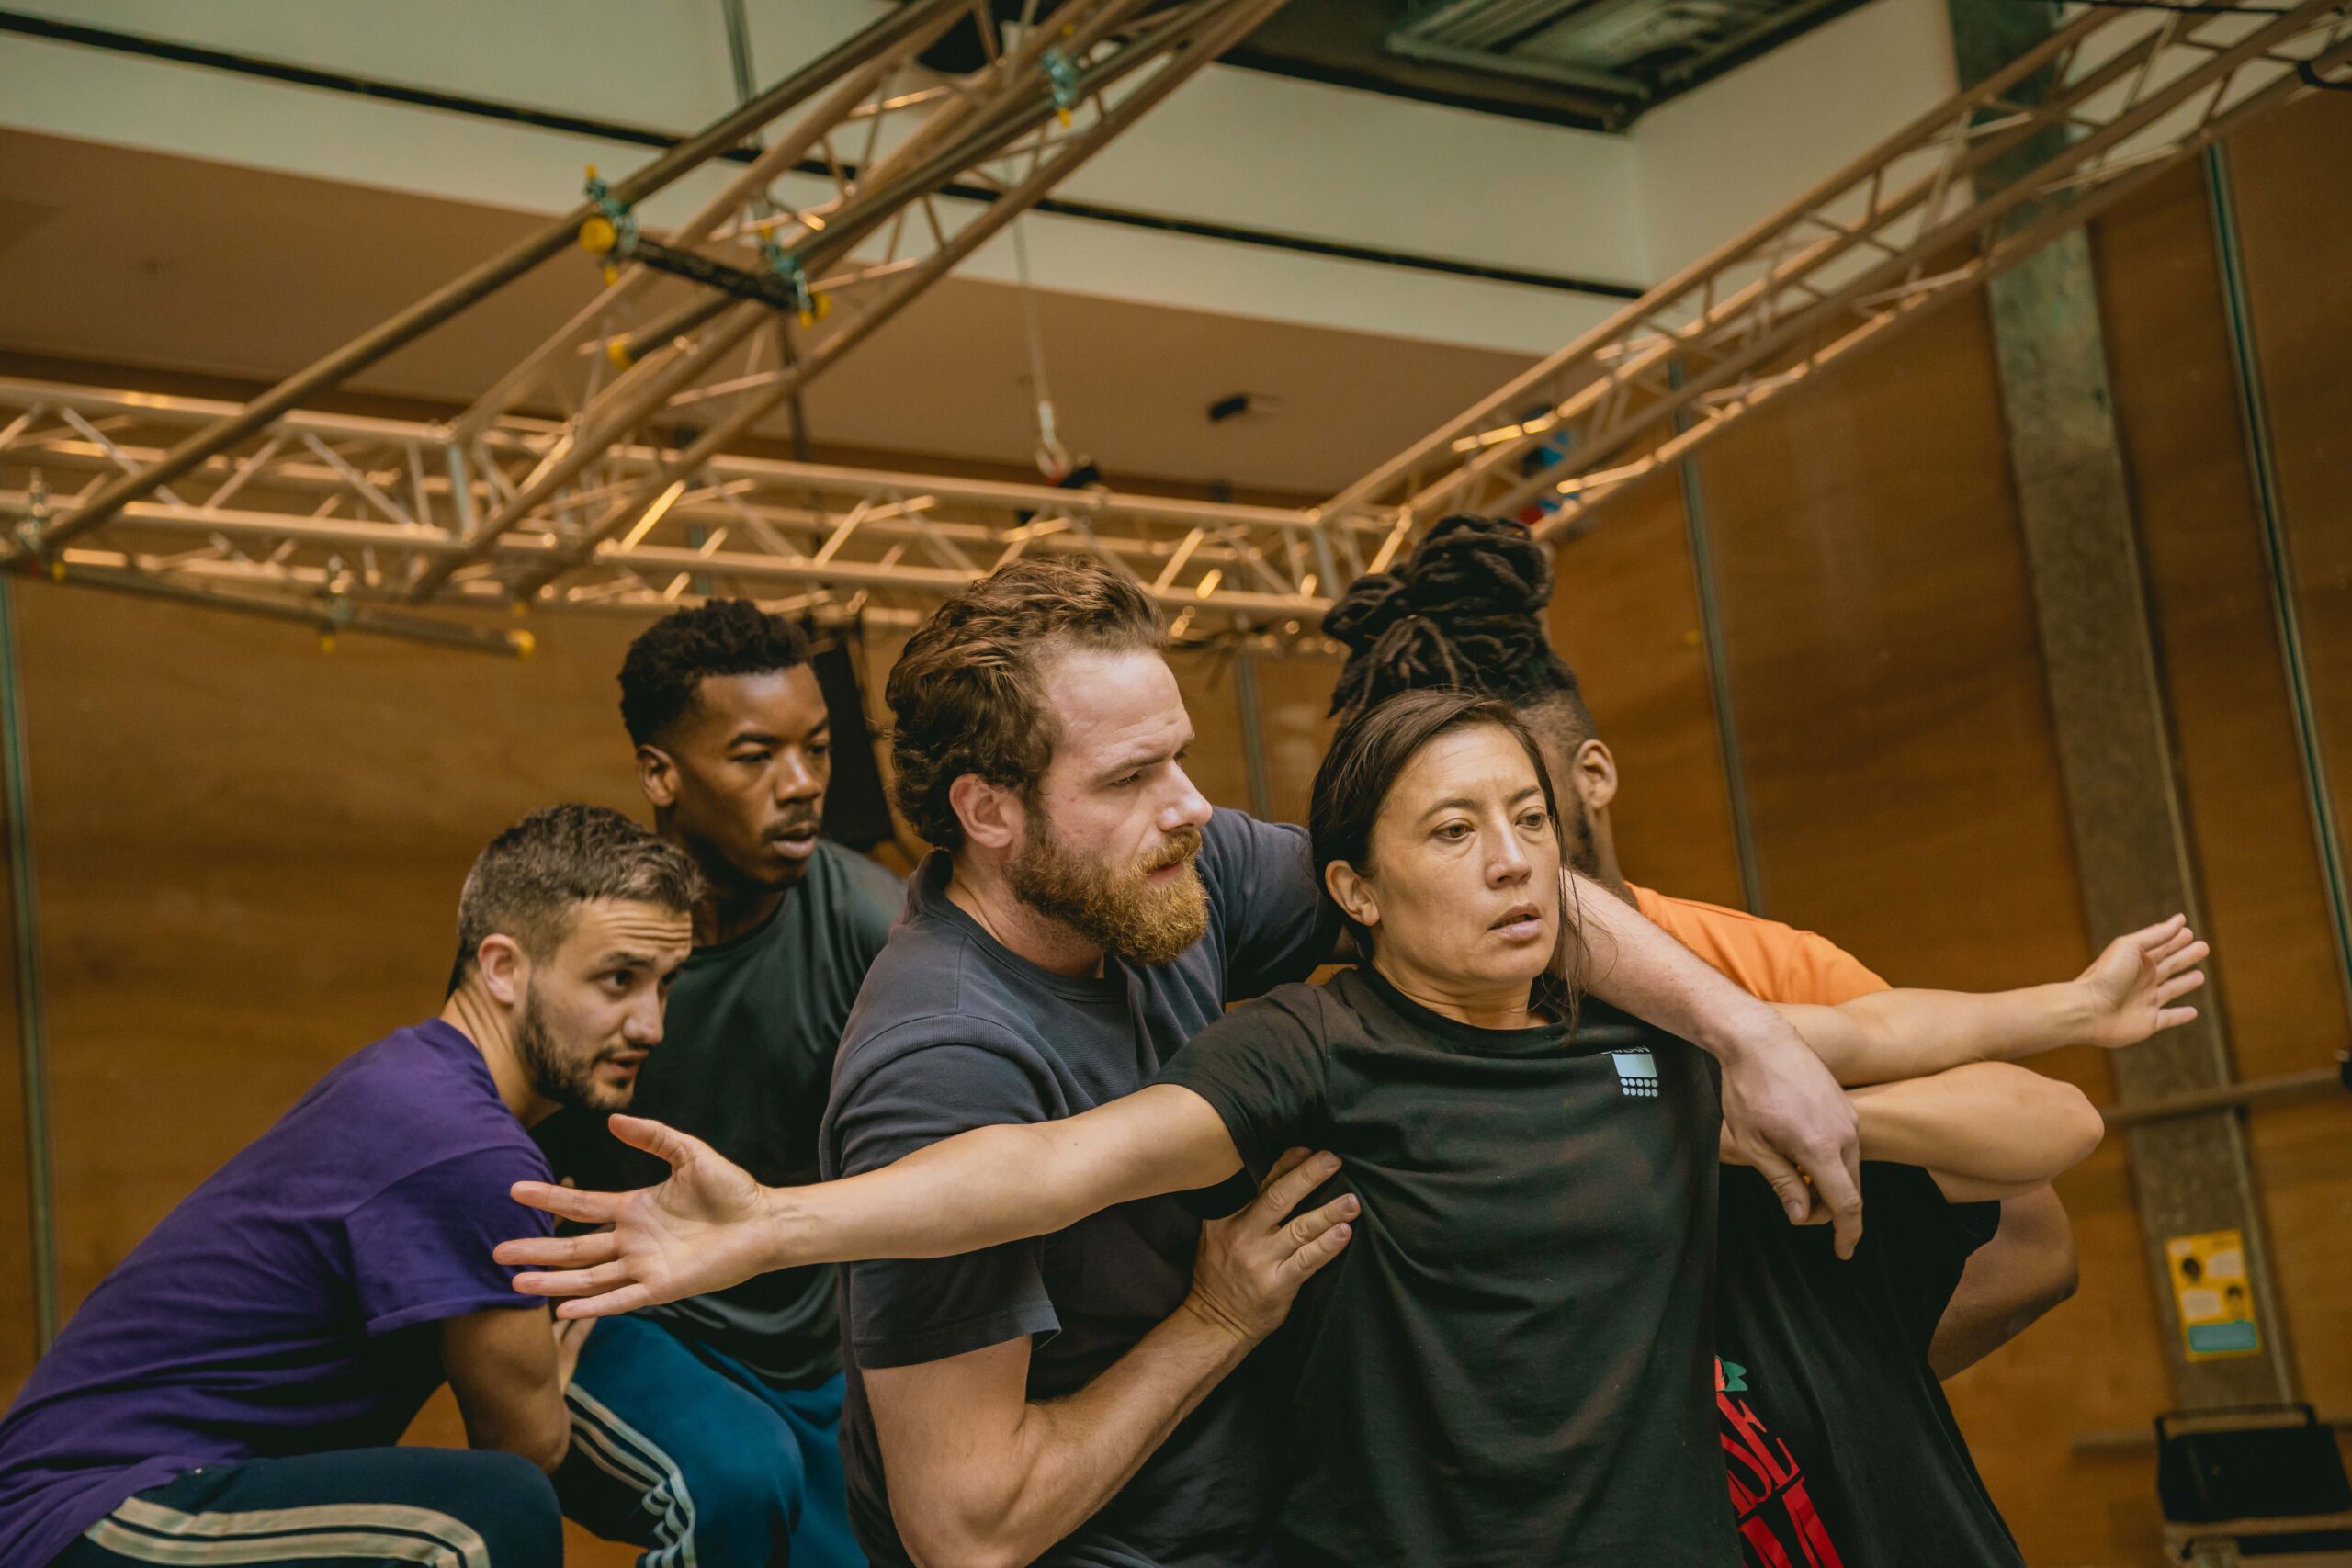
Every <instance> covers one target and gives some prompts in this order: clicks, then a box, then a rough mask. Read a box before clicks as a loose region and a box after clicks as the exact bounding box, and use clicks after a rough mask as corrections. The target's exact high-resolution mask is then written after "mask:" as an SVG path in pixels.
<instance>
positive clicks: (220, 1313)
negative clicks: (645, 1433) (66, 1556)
mask: <svg viewBox="0 0 2352 1568" xmlns="http://www.w3.org/2000/svg"><path fill="white" fill-rule="evenodd" d="M546 1179H548V1167H547V1162H546V1160H545V1159H544V1158H542V1157H541V1156H540V1154H539V1151H538V1150H537V1147H535V1146H534V1145H533V1144H532V1143H531V1140H530V1137H529V1135H528V1134H526V1133H525V1132H524V1130H523V1125H522V1123H521V1122H517V1121H516V1120H515V1116H514V1113H513V1112H511V1111H508V1110H507V1109H506V1106H505V1103H504V1102H503V1100H500V1099H499V1098H498V1088H497V1085H496V1084H495V1083H493V1082H492V1078H491V1076H490V1068H489V1066H488V1065H487V1064H486V1063H484V1062H483V1060H482V1057H481V1052H480V1051H478V1050H476V1049H475V1047H474V1045H473V1043H472V1042H470V1041H469V1040H468V1039H467V1038H466V1037H465V1036H464V1035H463V1034H461V1033H459V1032H458V1031H457V1030H455V1029H453V1028H451V1027H450V1026H449V1025H447V1024H446V1023H443V1022H441V1021H438V1020H435V1021H429V1022H425V1023H420V1024H417V1025H415V1026H414V1027H413V1028H409V1029H403V1030H401V1031H399V1032H397V1033H394V1034H392V1035H390V1036H389V1037H387V1038H385V1039H383V1040H379V1041H378V1042H377V1043H375V1044H373V1045H370V1046H368V1048H367V1049H366V1050H364V1051H361V1052H359V1053H358V1054H357V1055H354V1056H353V1057H351V1058H350V1059H349V1060H348V1061H345V1063H343V1064H342V1065H341V1066H338V1067H336V1068H335V1069H334V1071H333V1072H331V1073H329V1074H327V1076H326V1077H323V1078H321V1079H320V1080H319V1081H318V1083H317V1084H316V1085H314V1086H312V1088H311V1092H310V1093H308V1094H306V1095H304V1096H303V1097H302V1099H301V1100H300V1102H299V1103H298V1104H296V1105H295V1107H294V1108H293V1109H292V1110H291V1111H288V1112H287V1113H286V1114H285V1115H284V1116H283V1117H281V1118H280V1119H279V1120H278V1122H277V1125H276V1126H274V1127H272V1128H271V1129H270V1130H269V1131H268V1132H266V1133H265V1134H262V1135H261V1137H260V1138H258V1139H256V1140H255V1141H254V1143H253V1144H252V1145H248V1146H247V1147H246V1148H245V1149H244V1150H243V1152H242V1153H240V1154H239V1155H237V1156H236V1157H234V1158H233V1159H232V1160H230V1161H229V1163H228V1164H227V1165H224V1166H222V1167H221V1168H220V1170H219V1171H217V1172H216V1173H214V1175H213V1176H212V1177H211V1178H210V1179H209V1180H207V1181H206V1182H205V1183H204V1184H203V1185H202V1186H200V1187H198V1189H197V1190H195V1191H194V1192H192V1193H190V1194H189V1195H188V1196H187V1199H186V1200H185V1201H183V1202H181V1204H180V1205H179V1207H177V1208H175V1209H174V1210H173V1211H172V1212H171V1213H169V1214H167V1215H165V1216H164V1222H163V1224H159V1225H157V1226H156V1227H155V1229H154V1230H153V1233H151V1234H150V1235H148V1237H147V1239H146V1240H144V1241H142V1242H141V1243H140V1244H139V1246H138V1247H136V1248H134V1249H133V1250H132V1251H131V1254H130V1257H128V1258H124V1259H123V1260H122V1264H121V1266H120V1267H119V1268H118V1269H115V1270H114V1272H113V1273H111V1274H109V1275H107V1278H106V1280H105V1281H104V1282H103V1283H101V1284H100V1285H99V1286H98V1288H97V1289H96V1290H95V1291H93V1292H90V1297H89V1300H88V1301H86V1302H85V1303H83V1304H82V1309H81V1311H80V1312H78V1313H76V1314H74V1320H73V1321H72V1322H71V1323H69V1324H68V1325H66V1327H65V1331H64V1333H62V1334H61V1335H60V1336H58V1339H57V1343H56V1344H55V1345H54V1346H53V1347H51V1349H50V1352H49V1354H48V1355H46V1356H44V1357H42V1358H41V1361H40V1366H38V1367H36V1368H35V1369H34V1370H33V1375H32V1377H31V1378H30V1379H29V1380H28V1381H27V1382H26V1384H25V1388H24V1392H23V1393H21V1394H20V1395H18V1396H17V1403H16V1404H15V1405H13V1406H12V1407H11V1408H10V1409H9V1411H8V1414H7V1416H6V1419H5V1420H0V1568H40V1565H41V1564H44V1563H47V1562H50V1561H51V1559H53V1558H55V1557H56V1556H57V1555H58V1554H59V1553H60V1552H62V1551H64V1550H65V1549H66V1548H67V1547H68V1546H71V1545H72V1544H73V1543H74V1538H75V1537H76V1536H78V1535H80V1534H81V1533H82V1532H83V1531H84V1530H85V1529H88V1528H89V1527H90V1526H91V1525H93V1524H95V1523H96V1522H97V1521H98V1520H99V1519H101V1518H103V1517H106V1516H107V1514H109V1513H111V1512H112V1511H113V1510H114V1509H115V1507H116V1506H118V1505H119V1504H120V1503H121V1502H122V1500H123V1499H124V1498H126V1497H128V1496H130V1495H132V1494H133V1493H136V1492H141V1491H144V1490H146V1489H147V1488H148V1487H151V1486H158V1485H161V1484H163V1483H164V1482H166V1481H169V1480H171V1479H172V1478H173V1477H175V1476H176V1475H178V1474H180V1473H182V1472H186V1471H188V1470H192V1469H194V1468H195V1467H197V1466H198V1465H205V1464H225V1463H234V1462H236V1461H242V1460H248V1459H257V1458H265V1457H274V1456H280V1455H286V1454H298V1453H315V1452H319V1451H321V1450H329V1449H354V1448H370V1447H378V1446H381V1445H385V1444H390V1443H394V1442H397V1441H399V1439H400V1436H401V1432H402V1431H403V1430H405V1429H406V1428H407V1427H408V1424H409V1422H410V1421H411V1420H412V1419H413V1417H414V1416H415V1415H416V1412H417V1409H418V1407H419V1406H421V1405H422V1404H424V1401H425V1400H426V1399H427V1398H428V1397H429V1396H430V1395H431V1394H432V1393H433V1391H434V1390H435V1388H437V1387H438V1386H439V1385H440V1383H441V1381H442V1369H441V1353H440V1337H439V1329H438V1327H437V1326H436V1325H438V1324H439V1323H440V1322H441V1321H442V1320H443V1319H445V1318H451V1317H458V1316H461V1315H463V1314H467V1313H471V1312H479V1311H481V1310H482V1309H484V1308H486V1307H534V1308H535V1307H537V1303H535V1302H531V1301H529V1300H528V1299H526V1298H525V1297H522V1296H518V1295H516V1294H515V1292H514V1291H513V1289H512V1287H511V1284H510V1280H511V1278H512V1273H513V1271H512V1270H510V1269H504V1268H502V1267H500V1266H499V1265H498V1264H496V1263H494V1262H492V1260H491V1256H490V1249H491V1248H492V1247H493V1246H494V1245H496V1244H497V1243H498V1242H501V1241H503V1240H505V1239H507V1238H508V1237H510V1236H518V1235H528V1234H531V1233H533V1232H544V1231H545V1229H546V1228H547V1216H546V1215H544V1214H542V1213H537V1211H535V1210H530V1209H526V1208H524V1207H522V1206H521V1205H520V1204H518V1203H516V1202H515V1201H514V1200H513V1199H511V1198H509V1197H508V1196H507V1195H506V1190H507V1187H508V1185H509V1184H510V1183H512V1182H515V1181H520V1180H539V1181H544V1180H546Z"/></svg>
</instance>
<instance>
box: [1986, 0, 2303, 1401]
mask: <svg viewBox="0 0 2352 1568" xmlns="http://www.w3.org/2000/svg"><path fill="white" fill-rule="evenodd" d="M1948 4H1949V6H1950V10H1951V23H1952V40H1953V45H1954V51H1955V53H1956V55H1957V57H1958V62H1959V66H1960V74H1961V79H1962V83H1963V84H1971V83H1974V82H1978V81H1981V80H1983V79H1985V77H1986V76H1988V75H1990V74H1992V73H1994V72H1995V71H1996V70H1998V69H1999V68H2000V67H2001V66H2002V65H2004V64H2006V63H2007V62H2009V61H2011V60H2014V59H2015V58H2017V56H2018V54H2019V53H2021V52H2023V51H2025V50H2026V49H2028V48H2030V47H2031V46H2032V45H2033V44H2034V43H2036V42H2038V41H2040V39H2041V38H2042V37H2044V36H2046V34H2047V33H2048V31H2049V30H2050V29H2051V28H2052V24H2053V20H2054V8H2053V7H2050V6H2033V5H2022V4H2018V3H2017V0H1948ZM2034 87H2035V85H2034V84H2033V83H2032V82H2030V81H2029V82H2027V83H2023V84H2020V86H2019V91H2020V93H2021V94H2024V93H2030V92H2032V91H2033V90H2034ZM2045 90H2046V87H2045ZM2052 134H2055V135H2064V131H2063V130H2056V131H2053V132H2052ZM2044 155H2046V150H2044V149H2041V148H2038V147H2035V146H2031V145H2029V146H2027V147H2022V148H2020V149H2018V152H2016V153H2015V154H2013V156H2016V157H2018V158H2037V159H2038V158H2040V157H2041V156H2044ZM1986 177H1987V178H1990V179H1997V178H2000V177H2001V171H2000V170H1999V169H1997V168H1996V169H1994V170H1990V171H1988V172H1987V176H1986ZM2035 216H2037V214H2036V213H2035V212H2034V211H2033V210H2032V209H2031V208H2030V206H2029V208H2028V209H2026V210H2024V211H2022V212H2020V213H2019V214H2016V215H2013V219H2012V220H2013V221H2019V222H2025V221H2030V220H2032V218H2033V217H2035ZM1988 292H1989V295H1990V299H1989V303H1990V306H1991V317H1992V326H1993V339H1994V351H1995V357H1996V367H1997V370H1998V377H1999V383H2000V389H2001V404H2002V412H2003V415H2004V418H2005V421H2006V424H2007V435H2008V447H2009V461H2010V467H2011V469H2012V473H2013V477H2014V479H2015V482H2016V486H2017V498H2018V522H2019V525H2020V527H2021V529H2022V531H2023V534H2024V536H2025V545H2026V555H2027V566H2028V571H2029V574H2030V578H2031V581H2032V589H2033V599H2034V607H2035V611H2036V615H2037V618H2038V621H2039V625H2040V629H2041V651H2042V665H2043V671H2044V675H2045V678H2046V679H2047V681H2048V683H2049V694H2050V710H2051V721H2052V728H2053V730H2054V731H2055V738H2056V740H2057V750H2058V761H2059V768H2060V773H2061V776H2062V780H2063V784H2064V793H2065V800H2066V811H2067V818H2068V824H2069V827H2070V828H2071V829H2072V836H2073V840H2074V847H2075V865H2076V869H2077V871H2078V873H2079V875H2080V880H2081V885H2082V890H2083V913H2084V917H2085V919H2086V922H2087V924H2088V927H2089V932H2090V935H2091V938H2092V942H2093V945H2094V946H2096V945H2097V944H2098V942H2103V941H2105V940H2106V939H2107V938H2109V937H2110V936H2113V935H2114V934H2115V933H2116V932H2118V931H2128V930H2130V929H2131V928H2132V927H2135V926H2140V925H2144V924H2146V923H2148V922H2150V921H2152V920H2156V919H2163V918H2164V917H2165V916H2166V915H2168V914H2171V913H2172V912H2173V911H2175V910H2176V909H2180V910H2187V911H2188V914H2189V915H2190V917H2191V918H2192V919H2196V918H2197V917H2198V914H2199V899H2198V897H2197V894H2198V889H2197V885H2196V879H2195V874H2194V872H2193V870H2192V861H2191V851H2190V847H2189V842H2188V832H2187V828H2186V824H2185V823H2184V821H2183V818H2182V814H2181V807H2180V800H2179V795H2178V789H2177V780H2176V777H2175V772H2174V762H2173V740H2172V735H2171V730H2170V725H2169V721H2168V719H2167V717H2166V714H2165V694H2164V690H2163V685H2162V682H2161V680H2160V678H2159V676H2158V673H2157V668H2156V660H2155V638H2154V631H2153V629H2152V628H2151V626H2150V625H2149V607H2148V598H2147V584H2146V581H2145V579H2144V577H2143V571H2142V569H2141V565H2140V552H2139V539H2138V533H2137V525H2136V520H2135V519H2134V517H2133V515H2132V511H2131V493H2130V486H2129V481H2128V479H2127V477H2126V473H2125V469H2124V464H2123V455H2122V449H2121V443H2120V439H2119V437H2118V434H2117V432H2116V427H2115V416H2114V400H2113V396H2112V393H2111V390H2110V389H2109V385H2108V375H2107V348H2106V340H2105V334H2104V333H2103V331H2102V328H2101V323H2100V316H2099V304H2098V293H2097V288H2096V284H2095V279H2094V277H2093V275H2092V270H2091V260H2090V244H2089V240H2088V238H2087V236H2086V234H2085V233H2084V232H2083V231H2081V230H2079V229H2077V230H2075V231H2073V232H2071V233H2069V234H2068V235H2066V236H2065V237H2064V238H2063V239H2061V240H2059V241H2057V242H2055V243H2052V244H2051V245H2049V246H2048V247H2047V248H2045V249H2043V250H2041V251H2040V252H2038V253H2036V254H2034V255H2032V256H2031V257H2030V258H2029V259H2028V260H2027V261H2025V262H2024V263H2023V264H2021V265H2018V267H2017V268H2015V269H2014V270H2012V271H2010V272H2008V273H2007V274H2005V275H2003V276H2000V277H1997V278H1996V279H1994V280H1993V282H1992V283H1991V284H1990V285H1989V289H1988ZM2209 995H2210V993H2209ZM2113 1071H2114V1076H2115V1082H2116V1088H2117V1089H2118V1091H2119V1093H2120V1098H2121V1099H2122V1100H2124V1102H2125V1103H2127V1104H2129V1103H2131V1102H2132V1101H2135V1100H2147V1099H2152V1098H2154V1097H2156V1096H2159V1095H2166V1094H2175V1093H2179V1092H2182V1091H2186V1090H2190V1089H2206V1088H2211V1087H2213V1086H2215V1085H2219V1084H2224V1083H2227V1082H2229V1081H2230V1079H2231V1077H2233V1064H2232V1061H2231V1057H2230V1051H2229V1044H2228V1041H2227V1040H2226V1038H2225V1037H2224V1034H2223V1032H2222V1006H2221V1003H2220V999H2219V998H2217V997H2216V998H2211V999H2209V1000H2208V1002H2207V1003H2206V1005H2205V1006H2204V1007H2203V1008H2202V1009H2201V1010H2200V1011H2199V1018H2198V1020H2197V1021H2196V1022H2195V1023H2194V1024H2192V1025H2190V1026H2189V1027H2188V1028H2185V1029H2179V1030H2176V1031H2174V1032H2171V1033H2169V1034H2167V1035H2165V1036H2164V1037H2163V1038H2161V1039H2159V1040H2154V1041H2151V1042H2149V1043H2146V1044H2144V1045H2140V1046H2136V1047H2134V1048H2133V1049H2132V1050H2131V1051H2127V1052H2123V1053H2120V1054H2119V1055H2117V1056H2116V1057H2114V1058H2113ZM2129 1137H2130V1139H2131V1179H2132V1185H2133V1189H2134V1191H2135V1194H2136V1196H2137V1198H2138V1203H2139V1211H2140V1227H2141V1232H2142V1235H2143V1241H2144V1243H2145V1256H2146V1258H2147V1264H2148V1269H2149V1278H2150V1280H2151V1282H2152V1284H2153V1286H2154V1290H2155V1295H2156V1302H2157V1309H2158V1312H2159V1313H2160V1314H2162V1317H2163V1319H2164V1321H2165V1327H2166V1341H2165V1343H2166V1350H2167V1359H2168V1360H2169V1362H2170V1369H2171V1373H2172V1384H2173V1391H2174V1397H2175V1398H2176V1400H2177V1402H2178V1403H2179V1404H2181V1405H2182V1406H2183V1407H2186V1408H2198V1407H2204V1406H2214V1405H2224V1404H2264V1403H2270V1402H2275V1401H2279V1400H2284V1399H2288V1398H2291V1397H2292V1395H2293V1393H2294V1388H2295V1376H2294V1371H2293V1363H2292V1360H2291V1359H2290V1355H2289V1353H2288V1348H2287V1343H2286V1333H2285V1328H2286V1325H2285V1324H2284V1322H2283V1319H2282V1315H2281V1314H2280V1312H2279V1307H2278V1292H2277V1291H2276V1289H2275V1288H2274V1286H2273V1283H2272V1279H2271V1273H2270V1268H2269V1260H2268V1256H2267V1252H2268V1249H2267V1246H2266V1245H2265V1239H2264V1235H2263V1226H2262V1223H2261V1209H2260V1204H2259V1202H2258V1201H2257V1199H2256V1191H2255V1186H2254V1177H2253V1171H2252V1168H2251V1166H2250V1164H2249V1163H2248V1160H2247V1158H2246V1150H2245V1129H2244V1126H2243V1124H2242V1123H2241V1122H2240V1121H2239V1119H2238V1117H2237V1115H2236V1114H2235V1113H2234V1112H2233V1111H2214V1112H2211V1113H2209V1114H2204V1115H2199V1116H2184V1117H2180V1118H2177V1119H2174V1120H2167V1121H2164V1122H2146V1123H2143V1124H2140V1125H2137V1126H2134V1127H2133V1128H2132V1129H2131V1132H2130V1134H2129ZM2225 1230H2234V1231H2238V1232H2240V1233H2242V1235H2243V1236H2244V1238H2245V1256H2246V1271H2247V1276H2248V1282H2249V1284H2250V1286H2251V1288H2252V1290H2253V1293H2254V1300H2255V1307H2256V1317H2257V1319H2258V1321H2259V1323H2260V1325H2261V1343H2260V1348H2259V1350H2258V1351H2256V1352H2255V1353H2252V1354H2245V1355H2235V1356H2229V1357H2224V1358H2221V1359H2196V1360H2191V1359H2189V1358H2188V1351H2187V1347H2186V1344H2185V1341H2184V1339H2183V1337H2182V1333H2181V1325H2180V1324H2179V1322H2178V1310H2177V1305H2176V1303H2175V1300H2174V1294H2173V1291H2172V1289H2171V1266H2170V1263H2169V1261H2168V1260H2167V1258H2166V1256H2165V1243H2166V1242H2167V1240H2169V1239H2170V1238H2173V1237H2176V1236H2185V1235H2198V1234H2200V1233H2206V1232H2213V1231H2225Z"/></svg>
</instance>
